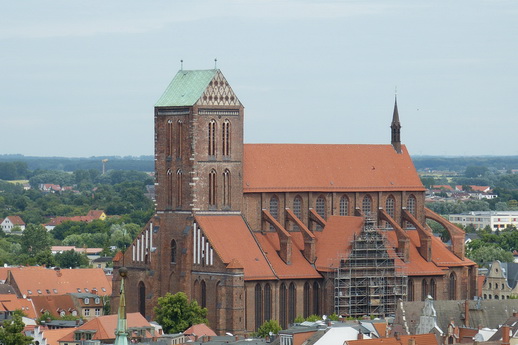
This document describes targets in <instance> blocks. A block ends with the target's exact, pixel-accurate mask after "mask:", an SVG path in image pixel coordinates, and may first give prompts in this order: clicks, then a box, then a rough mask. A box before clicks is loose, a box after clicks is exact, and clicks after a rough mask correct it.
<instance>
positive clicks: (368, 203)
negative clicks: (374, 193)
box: [362, 194, 372, 217]
mask: <svg viewBox="0 0 518 345" xmlns="http://www.w3.org/2000/svg"><path fill="white" fill-rule="evenodd" d="M362 212H363V214H364V215H365V216H367V217H368V216H370V215H371V213H372V198H371V196H370V195H368V194H367V195H366V196H364V197H363V201H362Z"/></svg>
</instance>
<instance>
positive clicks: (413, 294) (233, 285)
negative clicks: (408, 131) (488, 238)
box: [112, 69, 477, 334]
mask: <svg viewBox="0 0 518 345" xmlns="http://www.w3.org/2000/svg"><path fill="white" fill-rule="evenodd" d="M387 122H388V121H387ZM154 124H155V190H156V213H155V214H154V216H153V217H152V218H151V219H150V220H149V222H148V223H147V224H146V226H145V227H144V228H143V229H142V231H141V233H140V234H139V235H138V236H137V238H136V239H135V240H134V242H133V244H132V245H131V246H130V247H129V248H128V249H127V250H126V251H125V253H124V254H122V253H119V254H118V255H117V256H116V258H115V259H114V269H115V271H117V269H119V268H120V267H122V266H124V267H126V268H127V270H128V271H127V272H128V273H127V278H126V286H127V310H128V312H140V313H141V314H142V315H144V316H145V317H146V318H148V319H152V318H153V308H154V306H155V305H156V303H157V299H158V298H159V297H161V296H164V295H165V294H166V293H167V292H170V293H173V294H174V293H176V292H178V291H183V292H185V293H186V294H187V295H188V296H189V297H190V298H191V299H195V300H196V301H197V302H198V303H199V304H200V305H201V306H203V307H206V308H207V310H208V320H209V323H210V326H211V327H212V328H213V329H214V330H216V331H217V332H218V333H220V334H224V333H225V332H231V333H234V334H243V333H250V332H253V331H255V330H256V329H257V328H258V327H259V326H260V325H261V324H262V323H263V322H264V321H266V320H270V319H276V320H278V321H279V322H280V324H281V326H282V327H283V328H285V327H287V326H288V325H289V324H290V323H292V322H293V320H294V319H295V318H296V317H298V316H303V317H307V316H310V315H313V314H316V315H323V314H327V315H329V314H332V313H336V314H337V315H342V316H352V317H361V316H363V315H370V316H391V315H394V313H395V310H396V303H397V302H398V300H399V299H402V300H404V301H417V300H424V299H425V298H426V296H428V295H430V296H431V297H433V298H434V299H437V300H448V299H450V300H455V299H470V298H472V297H473V296H475V295H476V277H477V267H476V264H475V263H474V262H472V261H471V260H469V259H467V258H466V257H465V255H464V232H463V231H462V230H461V229H459V228H457V227H456V226H455V225H453V224H452V223H450V222H448V221H447V220H445V219H443V218H442V217H440V216H439V215H437V214H435V213H434V212H432V211H431V210H429V209H427V208H426V207H425V188H424V187H423V185H422V183H421V181H420V179H419V176H418V174H417V171H416V170H415V167H414V165H413V163H412V160H411V158H410V155H409V153H408V151H407V149H406V147H405V146H404V145H402V144H401V138H400V133H401V124H400V121H399V114H398V108H397V101H396V102H395V104H394V110H393V114H392V123H391V126H390V128H391V138H392V139H391V143H390V144H387V145H354V144H343V145H326V144H245V143H244V142H243V124H244V106H243V104H241V102H240V101H239V98H238V97H237V95H236V94H235V93H234V90H233V89H232V87H231V86H230V85H229V83H228V82H227V80H226V79H225V77H224V76H223V74H222V72H221V71H220V70H219V69H211V70H180V71H179V72H178V73H177V74H176V76H175V77H174V79H173V80H172V82H171V83H170V84H169V86H168V87H167V89H166V90H165V92H164V93H163V95H162V96H161V97H160V99H159V100H158V102H157V103H156V104H155V109H154ZM427 219H431V220H433V221H436V222H438V223H439V224H441V225H442V226H443V227H444V228H445V229H446V230H447V231H448V233H449V234H450V238H451V241H450V244H449V245H446V244H444V243H443V242H442V241H441V240H440V239H439V238H437V237H435V236H433V234H432V231H431V229H430V228H429V227H428V226H427V223H426V221H427ZM113 284H114V286H113V291H114V295H113V296H112V308H113V310H116V308H117V306H118V298H119V296H118V295H117V292H118V291H119V285H120V278H119V275H118V274H116V272H115V274H114V282H113Z"/></svg>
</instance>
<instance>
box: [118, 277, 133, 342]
mask: <svg viewBox="0 0 518 345" xmlns="http://www.w3.org/2000/svg"><path fill="white" fill-rule="evenodd" d="M119 274H120V276H121V286H120V297H119V313H118V315H117V329H116V330H115V342H114V345H128V343H129V342H128V335H129V333H128V324H127V320H126V291H125V287H124V281H125V280H126V277H127V276H128V269H127V268H126V267H121V268H119Z"/></svg>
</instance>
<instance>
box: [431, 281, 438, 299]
mask: <svg viewBox="0 0 518 345" xmlns="http://www.w3.org/2000/svg"><path fill="white" fill-rule="evenodd" d="M430 295H431V296H432V298H433V299H434V300H435V299H437V285H436V283H435V279H433V278H432V280H430Z"/></svg>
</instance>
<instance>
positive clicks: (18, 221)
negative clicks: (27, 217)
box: [5, 216, 25, 225]
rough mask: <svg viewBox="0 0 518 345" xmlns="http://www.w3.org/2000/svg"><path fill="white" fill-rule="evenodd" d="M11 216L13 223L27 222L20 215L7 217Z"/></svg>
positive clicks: (22, 223) (23, 223)
mask: <svg viewBox="0 0 518 345" xmlns="http://www.w3.org/2000/svg"><path fill="white" fill-rule="evenodd" d="M7 218H9V220H10V221H11V223H13V225H25V222H24V221H23V220H22V218H20V216H9V217H6V218H5V219H7Z"/></svg>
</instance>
